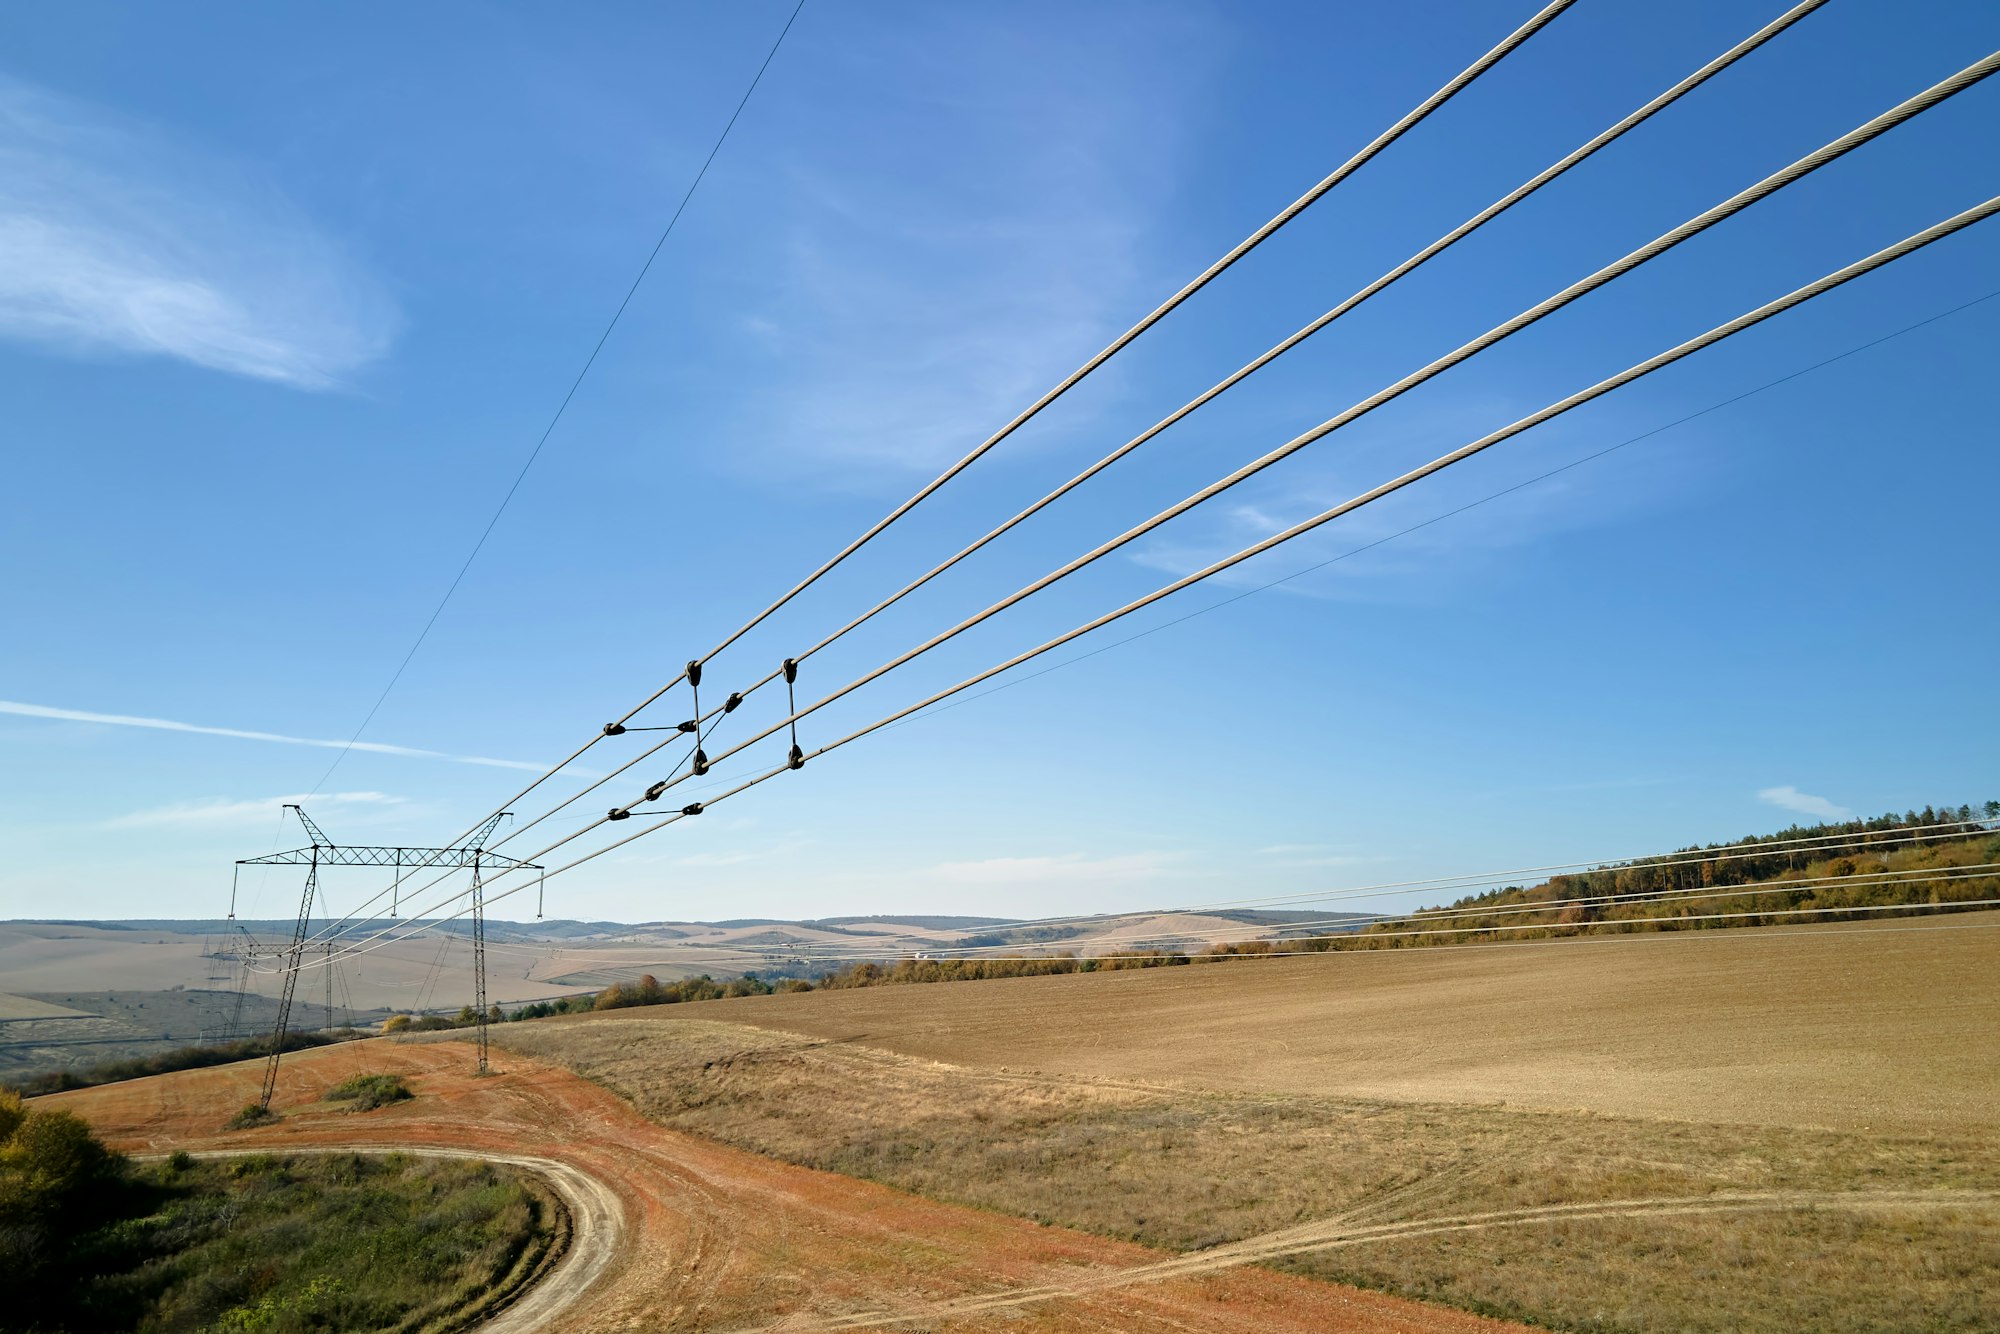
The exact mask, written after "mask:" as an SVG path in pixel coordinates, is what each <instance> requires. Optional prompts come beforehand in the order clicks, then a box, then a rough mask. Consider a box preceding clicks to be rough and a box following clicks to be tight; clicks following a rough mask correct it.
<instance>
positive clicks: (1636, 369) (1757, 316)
mask: <svg viewBox="0 0 2000 1334" xmlns="http://www.w3.org/2000/svg"><path fill="white" fill-rule="evenodd" d="M1980 63H1981V65H1984V66H1986V67H1987V72H1990V71H1991V69H1992V68H1994V67H2000V55H1995V56H1992V57H1988V58H1987V60H1986V61H1982V62H1980ZM1973 68H1975V69H1976V68H1978V66H1975V67H1973ZM1947 82H1950V81H1947ZM1941 86H1942V85H1941ZM1905 105H1907V104H1905ZM1836 142H1838V141H1836ZM1822 151H1825V150H1822ZM1815 156H1816V155H1815ZM1788 170H1790V169H1788ZM1753 188H1754V187H1753ZM1995 213H2000V197H1996V198H1994V199H1990V200H1988V201H1986V202H1985V203H1983V204H1980V205H1976V206H1974V207H1973V208H1970V209H1967V210H1965V211H1963V212H1961V213H1958V214H1956V215H1954V216H1953V217H1950V218H1947V219H1946V220H1944V221H1943V222H1940V223H1938V224H1936V225H1934V226H1932V227H1929V228H1926V229H1925V230H1923V231H1921V232H1918V233H1916V234H1914V235H1912V236H1910V237H1907V238H1905V239H1904V240H1902V241H1899V242H1897V243H1896V244H1894V245H1892V246H1889V247H1886V248H1885V249H1883V250H1880V251H1877V252H1876V253H1875V254H1873V255H1870V256H1868V257H1867V258H1865V259H1862V260H1858V261H1856V262H1855V263H1853V264H1850V265H1847V266H1846V267H1845V268H1842V269H1839V270H1836V271H1835V272H1834V273H1831V274H1828V275H1827V276H1826V277H1824V278H1821V279H1818V280H1816V281H1815V282H1812V283H1809V284H1807V285H1806V286H1804V287H1801V288H1798V289H1796V290H1795V291H1793V292H1791V293H1788V294H1787V295H1785V296H1783V297H1780V298H1778V299H1777V300H1775V301H1771V302H1768V303H1766V304H1765V305H1763V306H1760V307H1758V308H1756V309H1755V310H1752V311H1749V312H1747V313H1745V314H1744V315H1741V316H1738V317H1737V318H1736V319H1733V320H1730V321H1728V322H1726V323H1724V324H1722V325H1718V326H1716V328H1714V329H1711V330H1709V331H1708V332H1707V333H1705V334H1702V335H1700V336H1698V337H1696V338H1693V339H1689V340H1688V341H1686V342H1684V343H1682V344H1680V345H1679V346H1677V347H1675V348H1671V349H1669V350H1668V351H1666V352H1663V353H1660V354H1658V355H1657V356H1654V357H1651V358H1648V359H1647V360H1646V361H1643V362H1640V363H1638V364H1637V365H1635V366H1633V367H1630V368H1628V369H1627V370H1625V371H1621V372H1619V373H1618V374H1617V375H1614V376H1611V377H1609V378H1607V379H1605V380H1601V381H1599V382H1598V383H1597V384H1595V385H1593V386H1591V387H1590V388H1588V389H1585V390H1581V391H1579V392H1577V393H1575V394H1572V395H1570V396H1569V397H1567V398H1565V399H1562V400H1559V401H1558V402H1557V403H1554V404H1551V405H1550V406H1549V407H1546V408H1543V409H1541V410H1540V411H1538V412H1535V413H1532V414H1530V415H1529V416H1527V417H1524V418H1521V419H1520V420H1518V421H1516V422H1514V423H1512V424H1511V425H1509V426H1506V427H1503V428H1501V429H1500V430H1499V431H1495V432H1492V433H1491V434H1489V435H1487V436H1484V437H1481V438H1480V439H1479V440H1476V441H1473V442H1472V443H1471V444H1469V445H1465V446H1461V447H1460V448H1459V449H1457V450H1453V451H1451V452H1450V453H1448V454H1445V455H1442V456H1440V457H1439V458H1438V459H1434V460H1432V461H1431V462H1430V463H1428V464H1425V465H1423V466H1422V467H1421V468H1418V469H1415V470H1413V471H1411V472H1409V473H1405V474H1404V475H1403V476H1402V477H1400V478H1397V479H1395V480H1393V481H1391V482H1388V483H1384V484H1383V485H1382V486H1378V487H1376V488H1374V489H1373V490H1371V491H1368V492H1364V493H1362V494H1361V495H1360V496H1357V497H1355V498H1353V499H1351V500H1348V501H1344V502H1342V503H1341V504H1339V505H1336V506H1334V507H1332V508H1331V509H1329V510H1326V511H1324V512H1323V513H1321V514H1320V515H1317V516H1314V517H1313V518H1311V519H1307V520H1305V521H1303V522H1302V523H1299V524H1295V525H1293V526H1292V527H1291V528H1288V529H1286V530H1284V531H1283V532H1281V533H1277V534H1274V535H1273V536H1271V537H1269V538H1266V539H1264V540H1263V541H1261V542H1258V543H1255V544H1253V545H1251V546H1249V547H1246V548H1244V549H1243V550H1242V551H1240V552H1238V553H1236V554H1235V555H1234V556H1230V557H1227V558H1225V559H1223V560H1221V561H1217V562H1215V563H1213V564H1211V565H1209V566H1207V567H1205V568H1204V569H1201V570H1197V571H1195V572H1194V573H1192V574H1189V575H1187V576H1184V577H1183V578H1181V579H1178V580H1175V581H1174V582H1172V583H1170V584H1168V585H1166V586H1165V587H1163V588H1161V589H1158V590H1155V591H1154V592H1153V593H1150V594H1147V595H1146V596H1144V597H1142V598H1139V599H1136V600H1134V601H1133V602H1130V603H1127V604H1126V605H1125V606H1124V607H1121V608H1119V609H1118V610H1116V611H1113V612H1109V613H1106V614H1105V615H1103V616H1100V617H1097V618H1095V619H1094V620H1092V621H1089V622H1086V623H1085V624H1084V625H1082V626H1079V627H1077V628H1076V629H1074V630H1071V631H1069V632H1067V633H1065V634H1063V635H1060V636H1057V637H1056V638H1054V639H1051V640H1049V641H1047V642H1045V643H1043V644H1041V645H1039V646H1037V647H1036V648H1033V649H1029V650H1027V651H1026V652H1024V653H1020V654H1017V655H1015V656H1014V657H1012V658H1010V659H1008V660H1006V661H1005V662H1003V663H1000V664H998V665H996V666H994V667H991V668H988V669H987V670H985V671H983V672H980V673H978V674H976V675H974V676H972V677H968V678H966V679H965V680H963V681H961V682H959V683H958V684H957V685H954V686H951V687H948V688H947V689H945V690H942V691H939V692H937V693H935V694H933V695H931V696H930V697H929V698H927V699H924V700H922V701H920V702H918V703H917V704H913V705H910V706H909V707H907V708H904V709H902V710H899V711H897V712H895V713H892V714H889V715H887V716H886V717H884V718H881V719H878V720H877V721H875V722H873V723H870V724H868V725H867V726H865V727H863V728H861V729H859V730H857V731H854V732H851V733H849V734H847V735H846V736H844V737H842V738H840V739H839V740H837V741H834V742H831V743H829V744H827V745H825V746H822V747H820V748H819V749H818V750H816V751H814V752H813V758H817V757H818V756H821V755H824V754H826V753H828V752H830V751H832V750H834V749H837V748H838V747H841V746H844V745H847V744H848V743H850V742H852V741H856V740H858V739H860V738H861V737H863V736H866V735H868V734H869V733H871V732H874V731H877V730H879V729H881V728H883V727H885V726H888V725H889V724H891V723H894V722H896V721H899V720H900V719H902V718H905V717H908V716H910V715H912V714H914V713H917V712H919V711H920V710H922V709H925V708H928V707H930V706H931V705H933V704H936V703H938V702H940V701H942V700H944V699H947V698H949V697H950V696H952V695H954V694H957V693H959V692H960V691H963V690H966V689H969V688H970V687H972V686H975V685H978V684H981V683H982V682H984V681H987V680H990V679H991V678H992V677H994V676H997V675H999V674H1000V673H1001V672H1004V671H1006V670H1008V669H1010V668H1012V667H1015V666H1018V665H1020V664H1021V663H1023V662H1027V661H1029V660H1031V659H1032V658H1034V657H1037V656H1039V655H1040V654H1043V653H1046V652H1049V651H1050V650H1052V649H1055V648H1059V647H1061V646H1062V645H1063V644H1066V643H1069V642H1071V641H1072V640H1074V639H1077V638H1080V637H1081V636H1082V635H1084V634H1088V633H1089V632H1091V631H1092V630H1095V629H1099V628H1101V627H1102V626H1104V625H1108V624H1110V623H1111V622H1113V621H1115V620H1117V619H1119V618H1120V617H1123V616H1126V615H1129V614H1131V613H1132V612H1134V611H1137V610H1140V609H1141V608H1143V607H1146V606H1150V605H1151V604H1152V603H1154V602H1156V601H1159V600H1160V599H1162V598H1164V597H1167V596H1170V595H1171V594H1173V593H1175V592H1179V591H1181V590H1182V589H1185V588H1187V587H1190V586H1192V585H1193V584H1195V583H1198V582H1200V581H1201V580H1204V579H1207V578H1210V577H1212V576H1214V575H1215V574H1218V573H1220V572H1221V571H1223V570H1225V569H1228V568H1230V567H1232V566H1234V565H1237V564H1240V563H1242V562H1243V561H1245V560H1248V559H1251V558H1252V557H1254V556H1256V555H1260V554H1262V553H1263V552H1265V551H1268V550H1270V549H1272V548H1273V547H1276V546H1278V545H1280V544H1282V543H1283V542H1286V541H1290V540H1292V539H1293V538H1295V537H1298V536H1300V535H1301V534H1303V533H1305V532H1309V531H1311V530H1312V529H1314V528H1316V527H1319V526H1320V525H1322V524H1324V523H1327V522H1330V521H1331V520H1332V519H1334V518H1337V517H1340V516H1341V515H1343V514H1346V513H1351V512H1352V511H1353V510H1355V509H1358V508H1361V507H1362V506H1364V505H1366V504H1369V503H1372V502H1373V501H1375V500H1379V499H1380V498H1381V497H1382V496H1384V495H1388V494H1390V493H1392V492H1394V491H1396V490H1399V489H1401V488H1402V487H1403V486H1407V485H1409V484H1410V483H1412V482H1414V481H1417V480H1420V479H1421V478H1423V477H1425V476H1428V475H1430V474H1431V473H1434V472H1437V471H1440V470H1442V469H1443V468H1446V467H1449V466H1451V465H1452V464H1455V463H1457V462H1459V461H1461V460H1463V459H1464V458H1467V457H1470V456H1471V455H1472V454H1474V453H1477V452H1479V451H1481V450H1484V449H1487V448H1490V447H1491V446H1493V445H1495V444H1498V443H1500V442H1502V441H1504V440H1507V439H1509V438H1511V437H1513V436H1515V435H1518V434H1520V433H1521V432H1522V431H1525V430H1527V429H1529V428H1531V427H1533V426H1536V425H1539V424H1541V423H1542V422H1545V421H1548V420H1550V419H1551V418H1553V417H1555V416H1558V415H1560V414H1561V413H1563V412H1566V411H1569V410H1570V409H1572V408H1575V407H1577V406H1579V405H1581V404H1583V403H1586V402H1589V401H1590V400H1592V399H1594V398H1597V397H1601V396H1602V395H1604V394H1606V393H1609V392H1610V391H1611V390H1613V389H1616V388H1619V387H1621V386H1623V385H1625V384H1629V383H1631V382H1632V381H1633V380H1636V379H1639V378H1641V377H1642V376H1644V375H1647V374H1650V373H1652V372H1653V371H1656V370H1658V369H1660V368H1661V367H1663V366H1667V365H1671V364H1673V363H1674V362H1676V361H1678V360H1680V359H1682V358H1684V357H1686V356H1689V355H1692V354H1693V353H1694V352H1696V351H1699V350H1701V349H1702V348H1705V347H1708V346H1710V345H1712V344H1714V343H1716V342H1720V341H1722V340H1723V339H1725V338H1729V337H1732V336H1733V335H1735V334H1737V333H1740V332H1742V331H1743V330H1744V329H1747V328H1750V327H1752V326H1754V325H1756V324H1759V323H1761V322H1763V321H1764V320H1766V319H1769V318H1771V317H1772V316H1774V315H1778V314H1781V313H1783V312H1784V311H1786V310H1789V309H1791V308H1792V307H1794V306H1796V305H1800V304H1802V303H1804V302H1806V301H1809V300H1812V299H1813V298H1815V297H1817V296H1820V295H1822V294H1824V293H1825V292H1828V291H1831V290H1832V289H1833V288H1835V287H1838V286H1840V285H1842V284H1844V283H1847V282H1850V281H1852V280H1854V279H1855V278H1858V277H1860V276H1862V275H1863V274H1866V273H1870V272H1872V271H1874V270H1875V269H1878V268H1881V267H1882V266H1884V265H1886V264H1889V263H1893V262H1894V261H1895V260H1897V259H1900V258H1902V257H1903V256H1905V255H1908V254H1911V253H1914V252H1915V251H1916V250H1918V249H1921V248H1922V247H1924V246H1926V245H1930V244H1932V243H1934V242H1936V241H1938V240H1940V239H1942V238H1944V237H1946V236H1949V235H1951V234H1953V233H1954V232H1957V231H1959V230H1961V229H1963V228H1965V227H1968V226H1971V225H1972V224H1973V223H1975V222H1979V221H1982V220H1984V219H1985V218H1988V217H1991V216H1992V215H1993V214H1995ZM1684 225H1685V224H1684ZM1676 230H1679V229H1676ZM1669 235H1671V233H1669ZM1656 244H1657V243H1656ZM1635 253H1638V252H1635ZM1621 263H1622V261H1621ZM1600 272H1602V271H1600ZM1586 281H1588V280H1586ZM1518 318H1519V317H1517V319H1518ZM1510 323H1511V322H1510ZM1502 327H1505V326H1502ZM1475 341H1477V340H1475ZM823 702H824V701H823ZM776 730H777V729H776V728H773V729H770V730H769V731H767V732H766V733H764V734H763V735H762V736H760V737H758V738H753V739H752V741H750V742H745V743H743V745H744V746H747V745H750V744H754V742H755V741H756V740H761V739H763V738H764V737H768V736H769V735H771V734H772V733H774V732H775V731H776ZM742 748H743V746H738V747H737V748H736V749H737V750H740V749H742ZM733 753H734V751H730V752H725V754H724V756H723V757H722V758H726V757H727V755H728V754H733ZM789 767H790V766H789V765H780V766H779V767H777V768H775V769H772V770H770V771H769V772H766V773H763V774H760V775H758V776H756V777H754V778H751V779H749V780H747V781H746V782H743V783H741V784H739V785H737V786H735V787H733V788H731V789H729V790H728V791H726V792H724V793H722V794H720V795H719V796H716V797H712V798H710V799H708V800H707V801H706V802H703V803H698V804H696V805H694V806H691V807H689V808H684V809H683V810H682V811H681V812H679V813H677V814H674V815H670V816H667V817H666V818H664V819H662V820H660V821H658V822H656V823H654V824H651V825H648V826H647V827H646V828H644V829H642V830H639V831H638V832H637V833H634V834H631V835H629V836H627V837H625V838H621V839H619V840H617V841H615V842H613V843H611V844H608V845H606V846H605V847H602V848H599V849H597V850H595V851H593V852H590V853H588V854H586V855H584V856H582V857H579V858H577V859H575V860H573V861H570V862H568V863H565V864H563V865H561V866H556V867H551V868H550V870H549V871H548V873H547V874H548V875H549V876H550V877H554V876H556V875H560V874H562V873H563V872H565V871H569V870H573V869H574V868H576V867H577V866H580V865H582V864H584V863H585V862H588V861H591V860H593V859H595V858H597V857H600V856H602V855H604V854H605V853H607V852H610V851H613V850H615V849H616V848H619V847H622V846H624V845H625V844H627V843H630V842H632V841H634V840H636V839H638V838H642V837H645V836H646V835H648V834H651V833H654V832H656V831H658V830H660V829H663V828H665V827H666V826H668V825H670V824H674V823H677V822H679V821H680V820H682V819H685V818H688V817H689V816H691V815H695V814H699V813H700V812H701V811H702V810H703V809H706V807H708V806H712V805H715V804H716V803H718V802H720V801H724V800H727V799H729V798H730V797H733V796H736V795H738V794H739V793H741V792H743V791H746V790H748V789H749V788H751V787H755V786H757V785H758V784H760V783H763V782H766V781H768V780H769V779H771V778H774V777H776V776H777V775H779V774H781V773H785V772H787V771H788V769H789ZM669 786H671V784H670V785H669ZM601 823H603V822H602V821H599V822H598V824H601ZM595 827H597V825H592V826H587V827H586V828H585V829H583V830H579V831H577V832H576V833H572V834H569V835H567V836H565V837H564V838H562V839H559V840H557V841H556V842H553V843H551V844H549V845H548V846H547V847H544V848H542V849H540V850H538V851H537V852H535V853H534V854H532V855H531V856H530V857H529V858H527V860H530V861H539V860H540V859H541V858H542V857H543V856H545V855H547V854H548V853H549V852H551V851H553V850H554V849H555V848H558V847H561V846H563V845H565V844H567V843H569V842H572V841H573V840H575V839H576V838H578V837H581V836H582V835H583V834H584V833H587V832H589V830H590V829H591V828H595ZM499 878H501V877H499V876H496V877H495V879H496V880H497V879H499ZM514 892H515V891H514V890H503V891H500V892H499V893H497V894H494V895H493V896H491V899H489V901H497V900H498V899H500V898H504V897H506V896H507V895H509V894H511V893H514ZM458 897H460V896H458V895H453V896H451V897H449V898H447V899H446V900H445V901H444V903H445V904H449V903H450V902H453V901H455V900H456V899H457V898H458ZM442 906H444V905H443V904H440V905H436V906H434V907H432V908H429V909H426V910H425V911H424V912H423V913H420V914H419V916H420V917H423V916H428V915H429V914H430V913H431V912H435V911H439V910H441V908H442ZM382 934H388V933H386V932H385V933H382ZM378 938H379V937H378ZM371 939H372V938H371Z"/></svg>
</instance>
